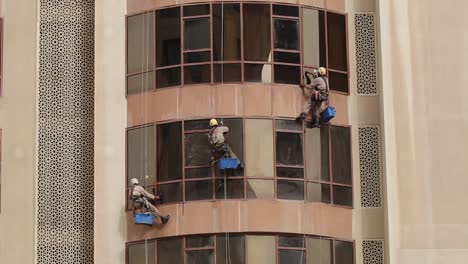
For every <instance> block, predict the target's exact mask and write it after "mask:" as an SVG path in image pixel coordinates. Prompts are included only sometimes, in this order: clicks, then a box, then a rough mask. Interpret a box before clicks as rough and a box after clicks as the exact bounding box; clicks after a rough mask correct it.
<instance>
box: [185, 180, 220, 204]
mask: <svg viewBox="0 0 468 264" xmlns="http://www.w3.org/2000/svg"><path fill="white" fill-rule="evenodd" d="M210 199H213V181H212V180H207V181H188V182H185V200H186V201H195V200H210Z"/></svg>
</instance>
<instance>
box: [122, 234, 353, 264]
mask: <svg viewBox="0 0 468 264" xmlns="http://www.w3.org/2000/svg"><path fill="white" fill-rule="evenodd" d="M229 235H237V236H239V235H240V236H242V237H243V239H244V264H249V263H248V259H247V248H248V245H247V244H248V242H247V241H248V239H247V236H271V237H274V238H275V254H276V262H277V263H279V250H280V249H291V250H303V252H304V260H303V263H307V246H308V245H307V240H308V238H314V239H321V240H329V241H331V243H332V252H331V253H332V264H335V263H336V242H337V241H340V242H348V243H352V244H353V263H354V264H355V263H356V242H355V241H354V240H349V239H341V238H334V237H326V236H313V235H305V234H284V233H255V232H252V233H213V234H206V233H203V234H196V235H187V236H173V237H164V238H158V239H151V240H140V241H132V242H127V243H126V244H125V263H126V264H131V263H129V250H128V249H129V247H130V246H132V245H139V244H144V243H151V242H154V252H155V260H154V264H163V263H158V241H159V240H165V239H173V238H180V239H182V245H183V247H182V252H183V263H186V262H187V252H188V251H194V250H213V259H214V263H216V249H217V245H216V238H217V237H218V236H225V237H226V238H228V237H229ZM203 236H212V237H213V246H212V247H203V248H190V249H188V248H187V238H189V237H203ZM280 236H294V237H303V238H304V247H303V248H290V247H280V246H279V243H278V240H279V237H280ZM150 263H151V262H150ZM164 264H165V263H164Z"/></svg>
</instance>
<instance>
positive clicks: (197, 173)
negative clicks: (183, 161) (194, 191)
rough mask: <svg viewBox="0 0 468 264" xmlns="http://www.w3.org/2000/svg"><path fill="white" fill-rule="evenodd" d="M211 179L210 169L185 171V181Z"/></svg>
mask: <svg viewBox="0 0 468 264" xmlns="http://www.w3.org/2000/svg"><path fill="white" fill-rule="evenodd" d="M206 177H211V167H207V168H193V169H185V178H186V179H195V178H206Z"/></svg>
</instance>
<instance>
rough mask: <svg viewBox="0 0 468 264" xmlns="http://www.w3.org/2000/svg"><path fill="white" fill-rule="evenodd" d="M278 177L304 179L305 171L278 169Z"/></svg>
mask: <svg viewBox="0 0 468 264" xmlns="http://www.w3.org/2000/svg"><path fill="white" fill-rule="evenodd" d="M276 177H280V178H304V169H300V168H282V167H277V168H276Z"/></svg>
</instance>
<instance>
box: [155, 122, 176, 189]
mask: <svg viewBox="0 0 468 264" xmlns="http://www.w3.org/2000/svg"><path fill="white" fill-rule="evenodd" d="M156 131H157V146H158V148H157V150H158V153H157V163H156V164H157V172H158V177H157V178H158V182H164V181H172V180H178V179H182V123H181V122H174V123H168V124H161V125H158V126H157V129H156Z"/></svg>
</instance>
